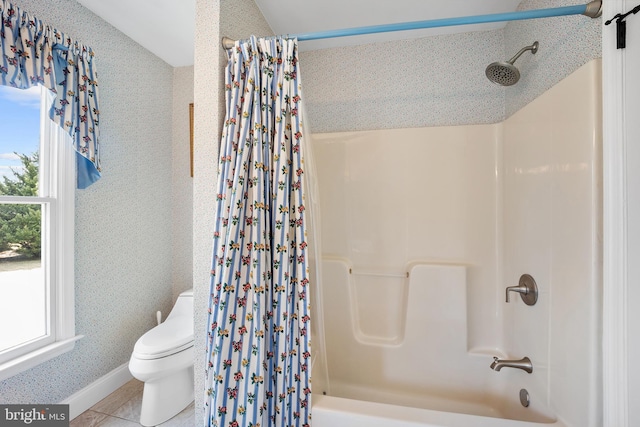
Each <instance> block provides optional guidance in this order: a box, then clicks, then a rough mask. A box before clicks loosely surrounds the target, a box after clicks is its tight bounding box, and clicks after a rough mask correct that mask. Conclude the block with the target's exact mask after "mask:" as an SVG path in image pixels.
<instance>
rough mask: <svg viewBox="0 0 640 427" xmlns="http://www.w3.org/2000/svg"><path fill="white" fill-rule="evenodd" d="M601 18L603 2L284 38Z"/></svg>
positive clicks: (225, 39) (225, 42) (228, 42)
mask: <svg viewBox="0 0 640 427" xmlns="http://www.w3.org/2000/svg"><path fill="white" fill-rule="evenodd" d="M601 14H602V0H595V1H592V2H590V3H587V4H583V5H576V6H565V7H556V8H550V9H534V10H524V11H521V12H507V13H494V14H491V15H476V16H464V17H460V18H444V19H432V20H429V21H413V22H402V23H398V24H386V25H372V26H368V27H356V28H346V29H342V30H329V31H319V32H315V33H301V34H287V35H286V37H287V38H294V37H295V38H297V39H298V41H307V40H319V39H329V38H334V37H347V36H359V35H362V34H375V33H388V32H391V31H404V30H419V29H423V28H437V27H451V26H456V25H469V24H487V23H491V22H504V21H520V20H524V19H536V18H551V17H554V16H567V15H585V16H588V17H590V18H598V17H600V15H601ZM234 44H235V40H233V39H231V38H229V37H223V38H222V47H224V48H225V49H231V48H232V47H233V46H234Z"/></svg>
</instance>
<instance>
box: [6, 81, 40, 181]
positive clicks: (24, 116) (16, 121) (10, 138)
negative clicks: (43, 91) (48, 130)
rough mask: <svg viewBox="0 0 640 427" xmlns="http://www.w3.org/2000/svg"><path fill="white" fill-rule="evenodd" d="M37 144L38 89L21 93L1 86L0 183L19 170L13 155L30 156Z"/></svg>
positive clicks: (15, 157) (35, 149)
mask: <svg viewBox="0 0 640 427" xmlns="http://www.w3.org/2000/svg"><path fill="white" fill-rule="evenodd" d="M39 141H40V87H33V88H31V89H28V90H20V89H15V88H12V87H7V86H0V179H1V177H2V176H3V175H7V176H13V174H12V173H11V169H10V168H11V167H13V168H14V169H16V170H17V169H20V166H21V163H20V160H19V159H18V157H17V156H16V155H15V154H13V153H14V152H18V153H22V154H32V153H34V152H36V151H38V145H39Z"/></svg>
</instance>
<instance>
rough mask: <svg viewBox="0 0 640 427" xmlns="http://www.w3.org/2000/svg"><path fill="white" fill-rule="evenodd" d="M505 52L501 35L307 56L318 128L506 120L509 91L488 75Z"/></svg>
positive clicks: (307, 83)
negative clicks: (506, 101)
mask: <svg viewBox="0 0 640 427" xmlns="http://www.w3.org/2000/svg"><path fill="white" fill-rule="evenodd" d="M503 51H504V38H503V31H502V30H494V31H483V32H476V33H461V34H448V35H442V36H435V37H427V38H422V39H415V40H402V41H397V42H388V43H376V44H370V45H362V46H349V47H342V48H334V49H325V50H314V51H306V52H302V53H301V54H300V66H301V74H302V82H303V90H304V92H303V93H304V94H305V97H306V101H307V102H306V106H307V111H308V113H309V121H310V123H311V130H312V131H313V132H336V131H350V130H375V129H389V128H410V127H426V126H444V125H461V124H481V123H495V122H499V121H500V120H502V119H503V117H504V88H502V87H498V86H495V85H494V84H492V83H491V82H489V81H488V80H487V79H486V77H485V76H484V69H485V67H486V66H487V65H488V64H489V63H490V62H493V61H496V60H497V59H496V58H501V57H502V55H503V54H502V52H503Z"/></svg>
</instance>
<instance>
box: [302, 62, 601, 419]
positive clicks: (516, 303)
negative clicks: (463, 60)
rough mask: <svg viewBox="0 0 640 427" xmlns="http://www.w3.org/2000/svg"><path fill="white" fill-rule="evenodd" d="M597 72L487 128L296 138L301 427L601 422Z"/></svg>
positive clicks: (578, 75) (579, 74)
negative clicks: (307, 218)
mask: <svg viewBox="0 0 640 427" xmlns="http://www.w3.org/2000/svg"><path fill="white" fill-rule="evenodd" d="M600 69H601V64H600V62H599V61H598V60H594V61H591V62H590V63H588V64H585V65H584V66H583V67H581V68H580V69H579V70H577V71H576V72H574V73H573V74H572V75H571V76H569V77H567V78H566V79H565V80H563V81H562V82H560V83H559V84H557V85H556V86H554V87H553V88H551V89H550V90H549V91H547V92H546V93H545V94H543V95H541V96H540V97H538V98H537V99H536V100H533V101H532V102H530V103H529V104H528V105H527V106H525V107H524V108H522V109H521V110H520V111H518V112H517V113H515V114H513V115H512V116H511V117H509V118H508V119H506V120H505V121H504V122H502V123H496V124H490V125H469V126H443V127H433V128H417V129H382V130H375V131H354V132H338V133H328V134H315V135H313V141H312V145H313V147H314V156H315V158H316V163H315V164H316V168H317V175H318V186H319V196H320V197H319V200H320V201H321V203H320V211H321V213H320V217H321V222H322V227H321V241H322V248H321V249H322V250H321V251H320V253H321V254H322V256H321V257H320V259H321V266H320V267H321V268H320V271H321V278H320V279H319V280H318V283H320V284H321V286H320V288H321V290H322V292H321V294H322V305H323V308H322V309H319V310H318V311H320V312H321V313H322V317H323V318H324V322H323V327H324V333H323V334H321V335H320V336H321V337H324V345H320V346H318V347H321V348H323V349H325V350H324V354H320V356H319V357H320V358H321V359H324V360H320V361H319V363H318V364H319V366H322V365H323V363H324V366H326V369H325V370H324V371H326V372H327V374H326V375H325V381H324V384H322V382H321V383H320V384H319V383H318V382H317V381H316V380H317V379H318V375H316V373H317V372H323V369H322V368H319V369H316V368H315V367H313V368H312V369H313V370H314V373H313V375H314V382H313V393H314V406H313V409H314V415H313V417H314V427H341V426H345V427H359V426H363V427H364V426H367V427H376V426H385V427H409V426H412V427H416V426H422V427H435V426H437V427H484V426H491V427H501V426H504V427H507V426H508V427H533V426H545V425H549V426H557V427H560V426H570V427H599V426H601V425H602V406H601V402H602V393H601V366H600V358H601V342H600V334H599V325H600V324H601V302H600V296H601V286H602V284H601V282H600V280H601V271H600V270H599V269H600V266H601V252H600V251H601V247H600V242H601V241H602V239H601V237H602V235H601V227H600V224H601V216H600V215H601V208H600V206H601V191H602V187H601V185H602V182H601V175H600V170H601V167H600V166H599V165H600V162H601V158H600V156H601V147H602V140H601V125H600V123H601V118H600V111H601V107H600V105H601V101H600V98H599V97H600V93H601V87H600V82H601V77H600ZM525 273H526V274H530V275H532V276H533V277H534V278H535V280H536V282H537V284H538V288H539V300H538V302H537V303H536V305H534V306H527V305H525V304H524V303H523V302H522V301H521V300H520V298H518V297H517V296H516V295H513V296H512V297H511V300H510V302H508V303H507V302H506V301H505V287H507V286H514V285H517V284H518V283H519V282H518V280H519V278H520V276H521V275H522V274H525ZM313 341H314V342H317V341H316V340H315V339H313ZM320 341H321V342H322V340H320ZM319 353H321V352H319ZM494 356H495V357H499V358H506V359H521V358H523V357H525V356H526V357H528V358H530V359H531V361H532V364H533V372H532V373H531V374H529V373H526V372H524V371H522V370H519V369H511V368H505V369H502V370H501V371H500V372H496V371H494V370H492V369H490V365H491V362H492V361H493V357H494ZM320 379H322V378H320ZM522 389H526V390H528V393H529V395H530V405H529V406H528V407H526V408H525V407H524V406H522V405H521V404H520V399H519V394H520V391H521V390H522Z"/></svg>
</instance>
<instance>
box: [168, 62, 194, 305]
mask: <svg viewBox="0 0 640 427" xmlns="http://www.w3.org/2000/svg"><path fill="white" fill-rule="evenodd" d="M192 102H193V66H191V67H178V68H174V69H173V126H172V128H173V132H172V134H173V153H172V159H173V160H172V171H171V209H172V213H171V226H172V248H173V249H172V255H173V259H172V262H173V268H172V271H173V274H172V278H173V284H172V285H173V299H174V300H175V299H176V298H177V297H178V295H179V294H180V292H182V291H185V290H187V289H191V288H192V287H193V265H192V264H193V178H192V177H191V173H190V158H189V104H190V103H192Z"/></svg>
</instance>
